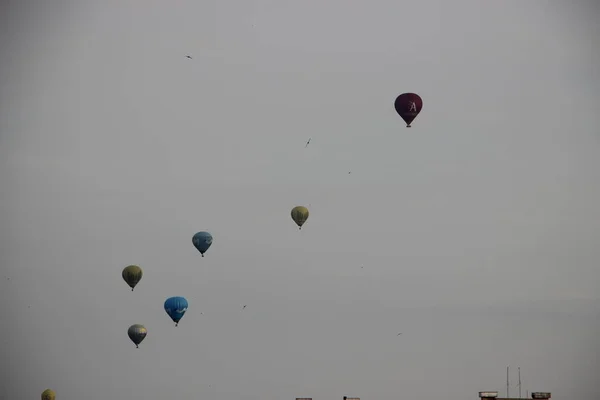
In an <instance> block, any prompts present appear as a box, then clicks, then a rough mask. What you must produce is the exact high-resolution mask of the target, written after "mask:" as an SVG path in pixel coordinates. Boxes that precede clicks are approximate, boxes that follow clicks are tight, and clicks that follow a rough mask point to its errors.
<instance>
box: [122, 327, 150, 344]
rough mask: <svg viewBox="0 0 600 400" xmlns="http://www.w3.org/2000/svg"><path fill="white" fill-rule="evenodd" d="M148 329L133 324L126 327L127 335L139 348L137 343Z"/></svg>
mask: <svg viewBox="0 0 600 400" xmlns="http://www.w3.org/2000/svg"><path fill="white" fill-rule="evenodd" d="M147 334H148V331H147V330H146V328H145V327H144V325H140V324H133V325H131V326H130V327H129V329H127V336H129V339H131V341H132V342H133V343H134V344H135V347H136V348H139V344H140V343H142V341H143V340H144V339H145V338H146V335H147Z"/></svg>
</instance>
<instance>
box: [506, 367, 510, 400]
mask: <svg viewBox="0 0 600 400" xmlns="http://www.w3.org/2000/svg"><path fill="white" fill-rule="evenodd" d="M509 388H510V383H509V381H508V367H506V398H507V399H510V396H509V390H510V389H509Z"/></svg>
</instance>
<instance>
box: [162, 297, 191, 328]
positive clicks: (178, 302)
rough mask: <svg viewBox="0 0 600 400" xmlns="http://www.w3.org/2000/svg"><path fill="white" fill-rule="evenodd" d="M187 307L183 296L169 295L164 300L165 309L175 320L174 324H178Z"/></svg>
mask: <svg viewBox="0 0 600 400" xmlns="http://www.w3.org/2000/svg"><path fill="white" fill-rule="evenodd" d="M187 309H188V302H187V300H186V299H185V298H184V297H169V298H168V299H167V300H165V311H166V312H167V314H169V317H171V319H172V320H173V322H175V326H177V325H178V324H179V320H180V319H181V318H183V316H184V314H185V312H186V311H187Z"/></svg>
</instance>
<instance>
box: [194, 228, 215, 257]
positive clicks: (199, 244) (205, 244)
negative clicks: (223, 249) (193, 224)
mask: <svg viewBox="0 0 600 400" xmlns="http://www.w3.org/2000/svg"><path fill="white" fill-rule="evenodd" d="M212 242H213V237H212V235H211V234H210V233H208V232H198V233H196V234H195V235H194V237H192V243H193V244H194V247H195V248H196V249H198V251H199V252H200V254H202V257H204V253H206V250H208V248H209V247H210V245H211V244H212Z"/></svg>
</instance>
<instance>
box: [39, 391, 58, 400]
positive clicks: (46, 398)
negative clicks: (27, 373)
mask: <svg viewBox="0 0 600 400" xmlns="http://www.w3.org/2000/svg"><path fill="white" fill-rule="evenodd" d="M55 399H56V393H54V390H51V389H46V390H44V391H43V392H42V400H55Z"/></svg>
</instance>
